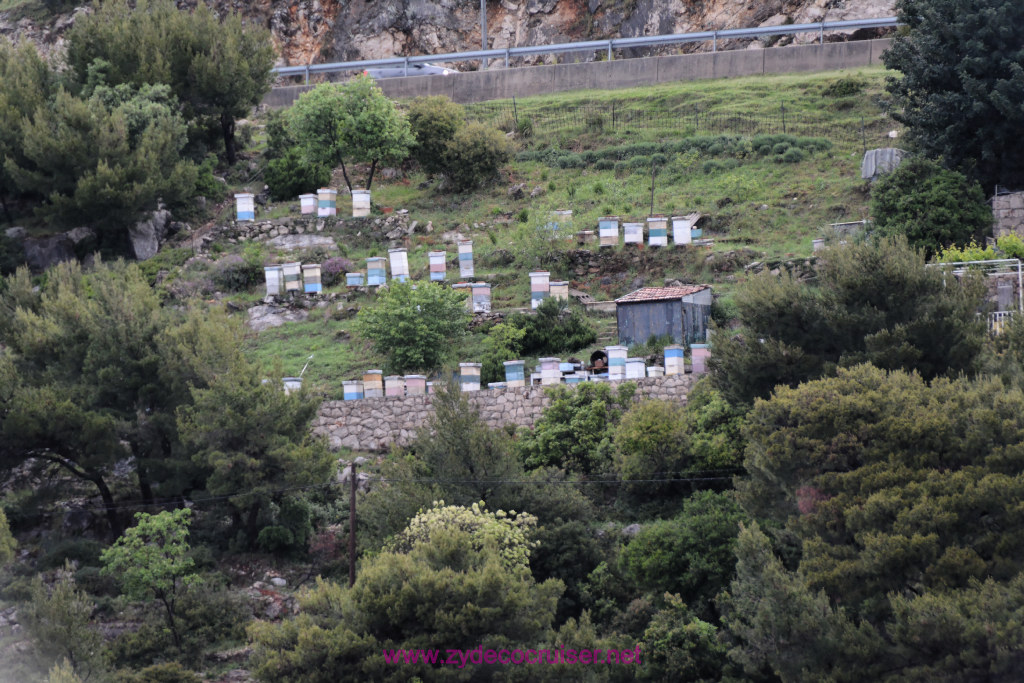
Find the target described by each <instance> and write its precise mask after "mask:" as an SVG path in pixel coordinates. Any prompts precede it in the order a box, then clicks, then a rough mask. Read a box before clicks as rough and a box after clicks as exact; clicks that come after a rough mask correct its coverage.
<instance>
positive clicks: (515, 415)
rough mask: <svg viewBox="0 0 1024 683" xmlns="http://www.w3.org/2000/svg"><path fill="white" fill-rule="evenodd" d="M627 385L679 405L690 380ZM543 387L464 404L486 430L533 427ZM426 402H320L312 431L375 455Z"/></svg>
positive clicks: (426, 412)
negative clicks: (470, 407) (467, 405)
mask: <svg viewBox="0 0 1024 683" xmlns="http://www.w3.org/2000/svg"><path fill="white" fill-rule="evenodd" d="M629 381H631V382H634V383H635V384H636V385H637V392H636V396H637V398H638V399H640V398H655V399H662V400H666V401H672V402H675V403H679V404H685V403H686V397H687V394H689V392H690V387H691V386H693V382H694V377H693V376H692V375H670V376H668V377H647V378H644V379H638V380H629ZM614 384H618V382H615V383H613V385H614ZM547 388H548V387H541V386H531V387H522V388H512V389H484V390H481V391H478V392H473V393H472V394H470V397H469V403H470V405H471V406H473V407H474V408H476V409H477V410H478V411H479V412H480V417H481V418H482V419H483V421H484V422H485V423H487V424H488V425H489V426H491V427H494V428H501V427H504V426H505V425H509V424H512V425H515V426H517V427H533V425H534V423H535V422H536V421H537V419H538V418H539V417H540V416H541V413H542V412H543V411H544V409H545V408H546V407H547V406H548V404H549V403H550V402H551V399H550V398H549V397H548V396H547V395H546V393H545V391H544V390H545V389H547ZM432 400H433V397H431V396H401V397H397V396H393V397H384V398H364V399H361V400H358V401H326V402H325V403H324V404H323V405H322V406H321V407H320V414H319V415H318V416H317V418H316V421H315V422H314V425H313V431H314V433H316V434H321V435H324V436H326V437H327V438H328V440H329V441H330V444H331V448H335V449H336V448H343V447H344V448H351V449H352V450H357V451H381V450H386V449H388V448H390V447H391V445H392V444H398V445H406V444H408V443H410V442H411V441H412V440H413V439H414V438H415V437H416V432H417V430H419V429H420V428H421V427H423V426H424V425H425V424H426V423H427V421H428V420H429V418H430V416H431V415H432V414H433V410H434V409H433V407H432V405H431V402H432Z"/></svg>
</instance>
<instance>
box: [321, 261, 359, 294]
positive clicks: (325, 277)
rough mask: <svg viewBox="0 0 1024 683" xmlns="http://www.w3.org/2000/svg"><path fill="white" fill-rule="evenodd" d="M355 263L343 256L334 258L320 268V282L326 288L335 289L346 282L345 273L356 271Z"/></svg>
mask: <svg viewBox="0 0 1024 683" xmlns="http://www.w3.org/2000/svg"><path fill="white" fill-rule="evenodd" d="M355 268H356V266H355V264H354V263H352V262H351V261H349V260H348V259H347V258H343V257H341V256H332V257H331V258H329V259H327V260H326V261H324V263H323V265H322V266H321V267H320V281H321V284H323V286H324V287H333V286H334V285H337V284H340V283H341V282H344V281H345V273H351V272H353V271H354V270H355Z"/></svg>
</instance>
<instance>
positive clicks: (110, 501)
mask: <svg viewBox="0 0 1024 683" xmlns="http://www.w3.org/2000/svg"><path fill="white" fill-rule="evenodd" d="M90 481H92V483H94V484H96V488H98V489H99V490H100V497H101V498H103V508H104V510H106V513H107V524H109V525H110V534H111V536H112V537H113V538H114V539H117V538H120V537H121V534H122V533H124V526H123V525H122V524H121V515H119V514H118V512H117V507H115V505H114V496H113V494H112V493H110V487H109V486H107V482H105V481H103V477H101V476H99V475H96V478H95V479H91V480H90Z"/></svg>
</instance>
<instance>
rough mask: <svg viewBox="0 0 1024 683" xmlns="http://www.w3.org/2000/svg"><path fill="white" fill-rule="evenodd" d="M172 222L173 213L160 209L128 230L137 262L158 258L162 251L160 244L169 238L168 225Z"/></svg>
mask: <svg viewBox="0 0 1024 683" xmlns="http://www.w3.org/2000/svg"><path fill="white" fill-rule="evenodd" d="M170 222H171V212H170V211H168V210H167V209H158V210H156V211H154V212H153V213H152V214H150V216H149V218H147V219H146V220H144V221H140V222H138V223H136V224H135V225H134V226H132V227H131V228H128V238H129V239H130V240H131V244H132V252H133V253H134V254H135V258H136V259H137V260H139V261H145V260H147V259H151V258H153V257H154V256H156V252H158V251H159V250H160V243H161V242H162V241H163V239H164V237H166V236H167V225H168V224H169V223H170Z"/></svg>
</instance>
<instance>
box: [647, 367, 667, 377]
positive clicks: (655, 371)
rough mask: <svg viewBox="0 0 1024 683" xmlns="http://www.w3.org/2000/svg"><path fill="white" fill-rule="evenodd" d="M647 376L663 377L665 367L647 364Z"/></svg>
mask: <svg viewBox="0 0 1024 683" xmlns="http://www.w3.org/2000/svg"><path fill="white" fill-rule="evenodd" d="M647 376H648V377H664V376H665V368H663V367H661V366H660V365H651V366H648V368H647Z"/></svg>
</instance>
